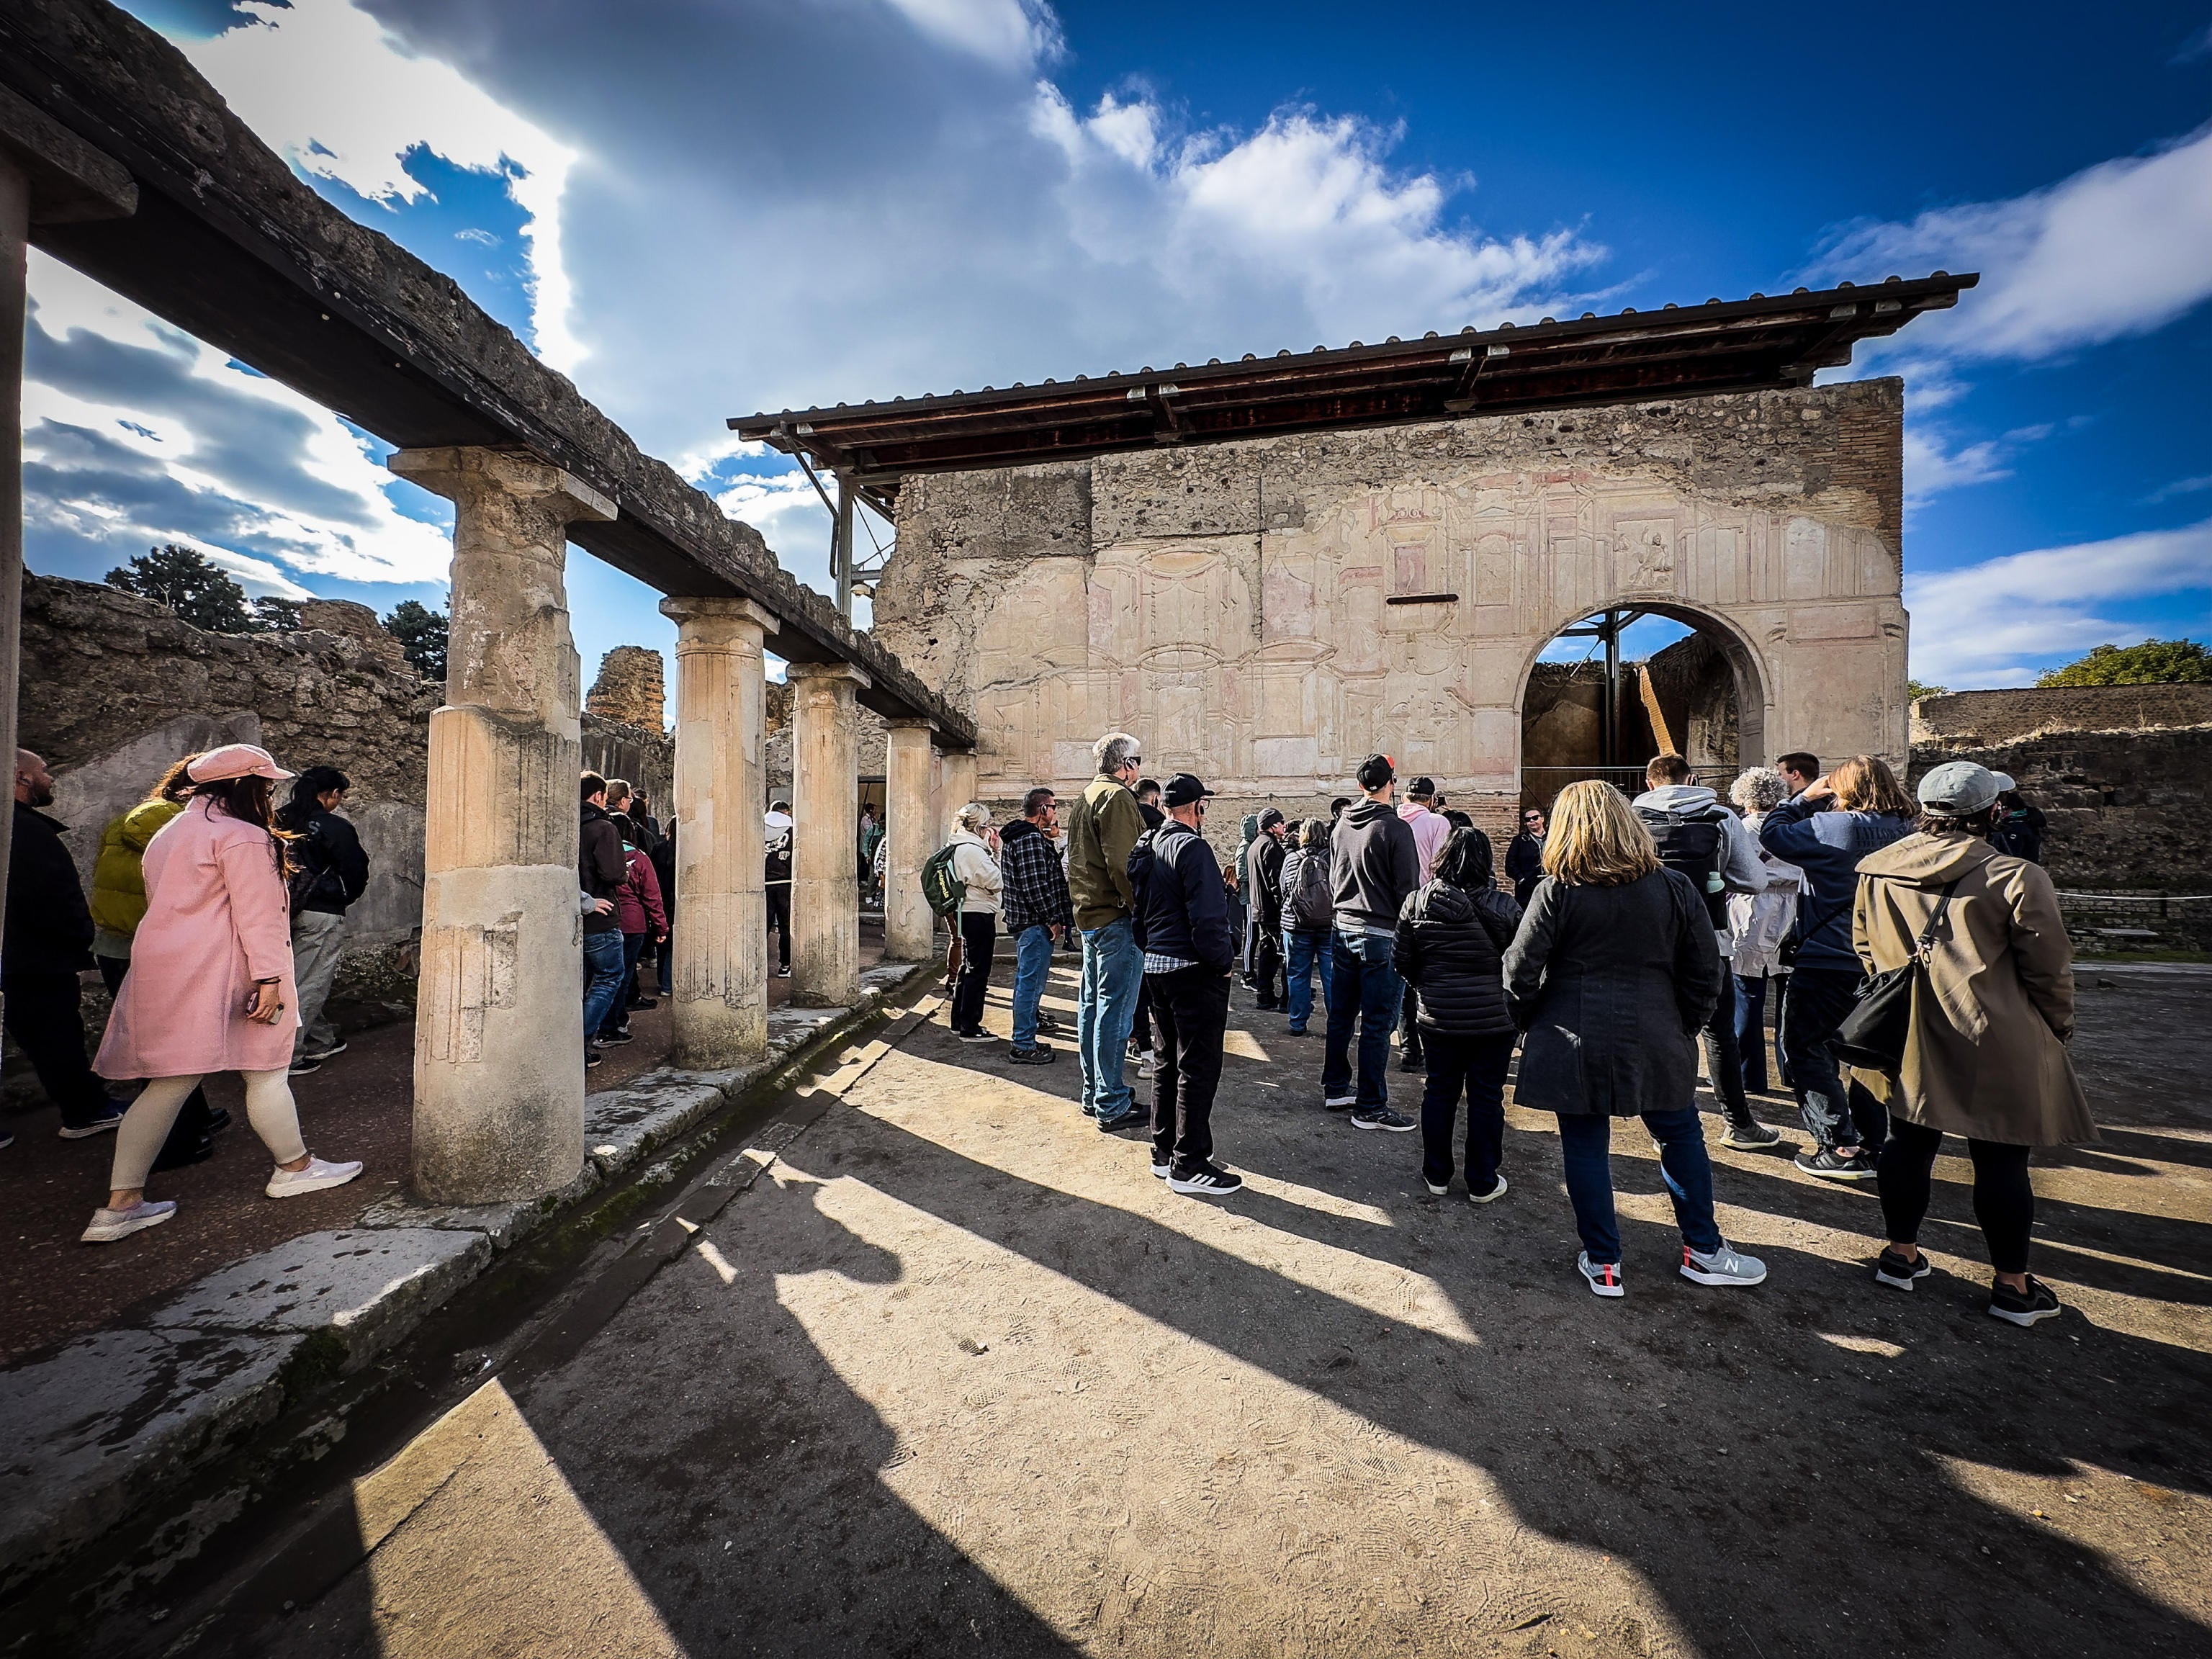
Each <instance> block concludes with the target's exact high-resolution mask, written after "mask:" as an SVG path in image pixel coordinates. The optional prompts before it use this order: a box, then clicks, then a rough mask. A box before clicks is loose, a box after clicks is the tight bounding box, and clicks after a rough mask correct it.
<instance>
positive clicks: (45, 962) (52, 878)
mask: <svg viewBox="0 0 2212 1659" xmlns="http://www.w3.org/2000/svg"><path fill="white" fill-rule="evenodd" d="M62 829H63V826H62V825H61V824H60V823H57V822H56V821H55V820H54V819H52V818H50V817H47V816H46V814H45V813H44V812H40V811H33V810H32V809H31V808H30V807H27V806H26V805H23V803H22V802H21V801H17V802H16V803H15V839H14V840H13V841H11V842H9V848H8V927H7V938H6V939H5V941H4V943H0V970H4V971H5V972H6V973H7V974H8V975H9V976H11V977H12V976H13V975H17V974H74V973H77V972H79V971H80V970H82V969H86V968H89V967H90V966H91V965H92V957H91V955H90V952H91V950H92V932H93V928H92V912H91V911H90V910H88V908H85V902H84V883H83V881H82V879H81V878H79V877H78V875H77V872H76V860H75V859H73V858H71V857H70V850H69V847H68V845H67V844H66V843H65V842H64V841H63V840H62ZM142 913H143V907H142Z"/></svg>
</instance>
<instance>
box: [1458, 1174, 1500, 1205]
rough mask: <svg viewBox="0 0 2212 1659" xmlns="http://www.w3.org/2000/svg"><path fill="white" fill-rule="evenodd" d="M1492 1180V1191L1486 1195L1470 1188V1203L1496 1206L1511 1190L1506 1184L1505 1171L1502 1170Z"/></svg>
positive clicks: (1468, 1196) (1468, 1197)
mask: <svg viewBox="0 0 2212 1659" xmlns="http://www.w3.org/2000/svg"><path fill="white" fill-rule="evenodd" d="M1490 1180H1491V1185H1490V1190H1489V1191H1488V1192H1486V1193H1478V1192H1476V1191H1475V1190H1474V1188H1472V1187H1470V1188H1468V1192H1467V1199H1468V1203H1470V1204H1494V1203H1496V1202H1497V1201H1498V1200H1499V1199H1501V1198H1503V1197H1504V1196H1505V1194H1506V1193H1507V1192H1508V1191H1509V1190H1510V1189H1509V1188H1507V1186H1506V1184H1505V1171H1504V1170H1499V1171H1498V1173H1497V1174H1496V1175H1494V1176H1492V1177H1491V1178H1490Z"/></svg>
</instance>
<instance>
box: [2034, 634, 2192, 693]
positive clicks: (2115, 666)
mask: <svg viewBox="0 0 2212 1659" xmlns="http://www.w3.org/2000/svg"><path fill="white" fill-rule="evenodd" d="M2207 681H2212V651H2208V650H2206V649H2205V648H2204V647H2203V646H2202V645H2200V644H2198V643H2197V641H2195V640H2145V641H2143V642H2142V644H2141V645H2100V646H2099V647H2096V648H2095V649H2094V650H2093V651H2091V652H2090V653H2089V654H2088V655H2087V656H2086V657H2083V658H2081V659H2080V660H2078V661H2075V662H2069V663H2068V664H2067V665H2065V666H2064V667H2063V668H2054V669H2052V670H2051V671H2050V672H2049V673H2048V674H2045V676H2044V677H2043V678H2041V679H2039V680H2038V681H2036V684H2038V685H2178V684H2204V683H2205V682H2207Z"/></svg>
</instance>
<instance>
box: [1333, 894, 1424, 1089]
mask: <svg viewBox="0 0 2212 1659" xmlns="http://www.w3.org/2000/svg"><path fill="white" fill-rule="evenodd" d="M1329 948H1330V951H1332V953H1333V955H1334V961H1333V963H1331V966H1330V969H1329V973H1330V976H1331V980H1332V983H1331V985H1330V987H1329V999H1328V1048H1327V1051H1326V1052H1325V1053H1324V1054H1322V1067H1321V1091H1322V1094H1324V1095H1329V1096H1335V1095H1341V1094H1342V1093H1344V1091H1346V1090H1347V1089H1349V1088H1350V1087H1351V1086H1352V1026H1353V1024H1355V1023H1356V1024H1358V1027H1359V1098H1358V1107H1357V1108H1356V1109H1358V1110H1362V1111H1365V1110H1371V1109H1374V1108H1376V1107H1381V1106H1388V1105H1389V1103H1390V1085H1389V1072H1390V1032H1391V1030H1392V1029H1393V1028H1394V1027H1395V1026H1396V1024H1398V999H1399V998H1400V996H1401V995H1402V994H1404V991H1405V988H1406V981H1403V980H1402V979H1400V978H1399V977H1398V970H1397V969H1395V967H1393V966H1391V963H1390V938H1389V935H1388V934H1387V933H1345V932H1344V931H1343V930H1342V929H1340V928H1332V929H1331V930H1330V932H1329Z"/></svg>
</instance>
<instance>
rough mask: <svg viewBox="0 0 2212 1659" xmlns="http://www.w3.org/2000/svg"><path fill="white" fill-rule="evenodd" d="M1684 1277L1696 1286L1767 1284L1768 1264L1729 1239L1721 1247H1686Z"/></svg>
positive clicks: (1684, 1251) (1683, 1264) (1683, 1261)
mask: <svg viewBox="0 0 2212 1659" xmlns="http://www.w3.org/2000/svg"><path fill="white" fill-rule="evenodd" d="M1682 1277H1683V1278H1685V1279H1688V1280H1689V1281H1690V1282H1691V1283H1692V1284H1693V1285H1764V1284H1765V1282H1766V1264H1765V1262H1764V1261H1760V1260H1759V1258H1758V1257H1757V1256H1755V1255H1744V1253H1743V1252H1742V1251H1741V1250H1739V1249H1736V1247H1735V1245H1733V1244H1731V1243H1729V1242H1728V1240H1726V1239H1725V1238H1724V1239H1723V1240H1722V1241H1721V1242H1720V1246H1719V1248H1718V1249H1711V1250H1693V1249H1691V1248H1690V1247H1689V1246H1688V1245H1686V1244H1685V1245H1684V1246H1682Z"/></svg>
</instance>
